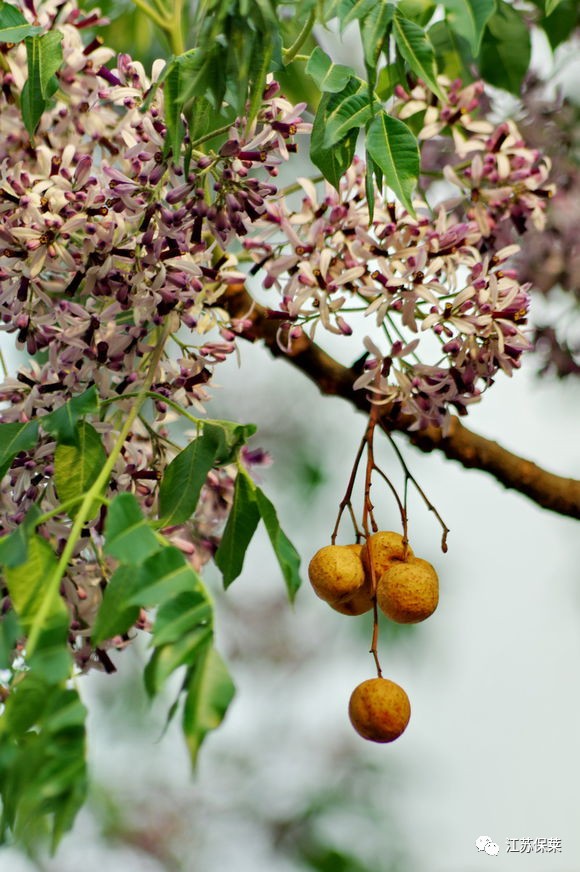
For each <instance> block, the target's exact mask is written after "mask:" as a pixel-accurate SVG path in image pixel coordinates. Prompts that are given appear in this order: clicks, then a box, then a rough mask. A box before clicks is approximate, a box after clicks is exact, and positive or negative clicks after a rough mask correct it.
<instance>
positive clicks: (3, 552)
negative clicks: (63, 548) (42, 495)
mask: <svg viewBox="0 0 580 872" xmlns="http://www.w3.org/2000/svg"><path fill="white" fill-rule="evenodd" d="M41 514H42V513H41V511H40V509H39V508H38V506H36V505H33V506H31V507H30V509H29V510H28V512H27V513H26V517H25V518H24V520H23V521H22V523H21V524H19V525H18V527H17V528H16V529H15V530H14V531H13V532H12V533H10V535H9V536H3V537H2V538H1V539H0V564H2V565H3V566H18V565H19V564H20V563H24V561H25V560H26V558H27V556H28V540H29V538H30V536H31V534H34V531H35V530H36V521H37V519H38V518H39V517H40V516H41Z"/></svg>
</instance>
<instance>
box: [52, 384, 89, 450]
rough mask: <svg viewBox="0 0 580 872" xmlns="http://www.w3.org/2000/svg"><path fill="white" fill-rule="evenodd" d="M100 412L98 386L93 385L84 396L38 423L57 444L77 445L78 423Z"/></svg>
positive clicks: (66, 404)
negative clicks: (86, 416) (87, 416)
mask: <svg viewBox="0 0 580 872" xmlns="http://www.w3.org/2000/svg"><path fill="white" fill-rule="evenodd" d="M98 411H99V395H98V393H97V388H96V386H95V385H92V387H90V388H89V389H88V390H86V391H84V392H83V393H82V394H79V395H78V396H77V397H73V398H72V399H71V400H69V401H68V402H66V403H64V405H62V406H59V408H58V409H55V410H54V412H50V414H48V415H44V417H42V418H38V421H39V422H40V425H41V427H42V429H43V430H44V431H45V433H49V434H50V435H51V436H54V438H55V439H56V441H57V442H59V443H62V444H64V445H76V444H77V440H78V437H79V430H78V427H77V424H78V422H79V421H80V420H81V418H84V417H85V415H92V414H94V413H96V412H98Z"/></svg>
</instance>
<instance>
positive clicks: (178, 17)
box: [167, 0, 185, 55]
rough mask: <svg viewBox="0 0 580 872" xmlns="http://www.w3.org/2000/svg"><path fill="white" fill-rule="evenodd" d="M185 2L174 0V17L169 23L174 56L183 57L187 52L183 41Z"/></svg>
mask: <svg viewBox="0 0 580 872" xmlns="http://www.w3.org/2000/svg"><path fill="white" fill-rule="evenodd" d="M182 18H183V0H173V15H172V16H171V20H170V23H169V28H170V29H169V30H168V31H167V37H168V39H169V42H170V44H171V50H172V51H173V54H174V55H181V54H183V52H184V51H185V43H184V41H183V28H182Z"/></svg>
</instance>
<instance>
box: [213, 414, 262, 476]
mask: <svg viewBox="0 0 580 872" xmlns="http://www.w3.org/2000/svg"><path fill="white" fill-rule="evenodd" d="M257 429H258V428H257V427H256V425H255V424H236V423H235V422H233V421H218V420H215V419H212V420H208V421H204V424H203V432H204V434H205V435H206V436H207V437H210V436H211V438H212V439H213V440H214V441H215V442H216V444H217V445H218V448H217V452H216V458H215V465H216V466H227V465H228V464H229V463H234V461H236V460H237V459H238V455H239V453H240V449H241V448H242V446H244V445H245V444H246V442H247V441H248V439H249V438H250V436H253V435H254V433H255V432H256V430H257Z"/></svg>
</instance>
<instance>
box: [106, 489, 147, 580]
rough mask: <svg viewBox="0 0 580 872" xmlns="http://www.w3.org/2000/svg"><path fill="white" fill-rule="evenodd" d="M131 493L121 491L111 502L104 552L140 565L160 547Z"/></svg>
mask: <svg viewBox="0 0 580 872" xmlns="http://www.w3.org/2000/svg"><path fill="white" fill-rule="evenodd" d="M160 547H161V546H160V543H159V541H158V539H157V537H156V535H155V533H154V532H153V530H152V529H151V526H150V525H149V523H148V522H147V521H146V520H145V518H144V517H143V512H142V511H141V508H140V506H139V503H138V502H137V500H136V499H135V497H134V496H133V495H132V494H119V495H118V496H116V497H115V499H114V500H113V501H112V502H111V505H110V506H109V509H108V512H107V521H106V523H105V547H104V551H105V554H110V555H111V557H116V558H117V559H118V560H120V561H121V562H122V563H129V564H133V565H138V564H139V563H142V562H143V561H144V560H146V559H147V557H149V556H150V555H151V554H153V553H154V552H155V551H158V550H159V548H160Z"/></svg>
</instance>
